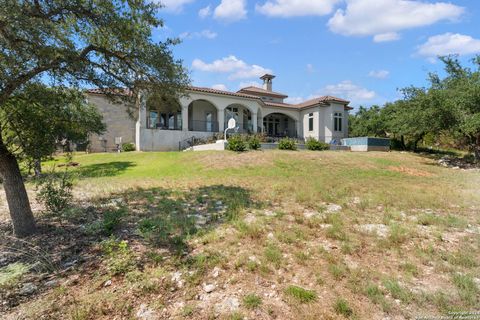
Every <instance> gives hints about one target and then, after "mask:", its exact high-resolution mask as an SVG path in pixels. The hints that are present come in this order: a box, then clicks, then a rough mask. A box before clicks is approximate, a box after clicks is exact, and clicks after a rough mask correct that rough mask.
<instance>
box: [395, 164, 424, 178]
mask: <svg viewBox="0 0 480 320" xmlns="http://www.w3.org/2000/svg"><path fill="white" fill-rule="evenodd" d="M388 170H391V171H395V172H400V173H404V174H407V175H409V176H415V177H431V176H433V174H432V173H430V172H428V171H424V170H419V169H415V168H408V167H404V166H400V167H394V166H390V167H388Z"/></svg>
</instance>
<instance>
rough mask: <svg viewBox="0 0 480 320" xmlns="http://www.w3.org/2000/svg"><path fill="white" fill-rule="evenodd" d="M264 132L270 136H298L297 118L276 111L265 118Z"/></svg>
mask: <svg viewBox="0 0 480 320" xmlns="http://www.w3.org/2000/svg"><path fill="white" fill-rule="evenodd" d="M263 132H264V133H266V134H267V136H269V137H278V138H281V137H289V138H296V137H297V124H296V121H295V119H293V118H291V117H289V116H287V115H286V114H283V113H279V112H275V113H270V114H268V115H267V116H265V117H264V118H263Z"/></svg>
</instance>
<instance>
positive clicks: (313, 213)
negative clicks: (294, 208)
mask: <svg viewBox="0 0 480 320" xmlns="http://www.w3.org/2000/svg"><path fill="white" fill-rule="evenodd" d="M318 215H319V213H318V212H317V211H313V210H306V211H304V212H303V216H304V217H305V218H306V219H311V218H313V217H317V216H318Z"/></svg>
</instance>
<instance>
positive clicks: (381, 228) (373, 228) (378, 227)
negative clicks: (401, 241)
mask: <svg viewBox="0 0 480 320" xmlns="http://www.w3.org/2000/svg"><path fill="white" fill-rule="evenodd" d="M357 229H358V230H359V231H361V232H365V233H374V234H376V235H378V236H379V237H382V238H386V237H387V235H388V232H389V229H388V227H387V226H386V225H384V224H361V225H359V226H358V227H357Z"/></svg>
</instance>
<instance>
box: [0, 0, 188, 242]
mask: <svg viewBox="0 0 480 320" xmlns="http://www.w3.org/2000/svg"><path fill="white" fill-rule="evenodd" d="M159 8H160V7H159V5H158V4H155V3H154V2H152V1H148V0H129V1H127V0H113V1H112V0H44V1H42V0H23V1H22V0H0V108H4V107H5V106H6V105H7V104H8V103H10V101H11V99H14V98H15V95H16V94H18V93H19V92H20V91H22V90H23V89H24V87H25V86H26V85H28V84H29V83H32V82H38V81H41V80H45V79H55V81H56V82H57V83H61V84H63V85H72V86H87V85H88V86H95V87H98V88H101V89H105V92H106V93H112V91H111V90H107V88H126V89H127V90H128V92H129V94H128V95H123V96H122V97H123V98H124V99H128V98H130V99H135V98H136V97H138V92H139V91H140V90H155V91H156V92H161V93H162V95H165V96H170V97H175V96H177V95H178V94H179V92H181V91H182V88H184V86H185V85H187V84H188V77H187V75H186V72H185V70H184V69H183V67H182V64H181V62H180V61H176V60H175V59H174V58H173V55H172V52H171V49H170V48H171V45H174V44H175V43H176V41H174V40H165V41H164V42H158V43H156V42H154V41H153V39H152V32H153V30H155V29H157V28H161V27H162V26H163V23H162V21H161V20H160V19H159V18H158V17H157V14H158V9H159ZM110 97H111V98H112V99H113V98H114V95H110ZM0 129H1V128H0ZM1 131H2V130H0V132H1ZM0 176H1V178H2V179H3V185H4V189H5V193H6V197H7V202H8V206H9V210H10V216H11V218H12V222H13V226H14V232H15V234H16V235H17V236H20V237H23V236H28V235H30V234H32V233H34V232H35V221H34V218H33V215H32V212H31V209H30V205H29V200H28V196H27V193H26V190H25V185H24V183H23V179H22V176H21V173H20V169H19V165H18V161H17V158H16V156H15V154H14V153H13V152H12V150H10V148H9V147H8V145H7V144H6V142H5V141H4V137H3V136H0Z"/></svg>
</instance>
